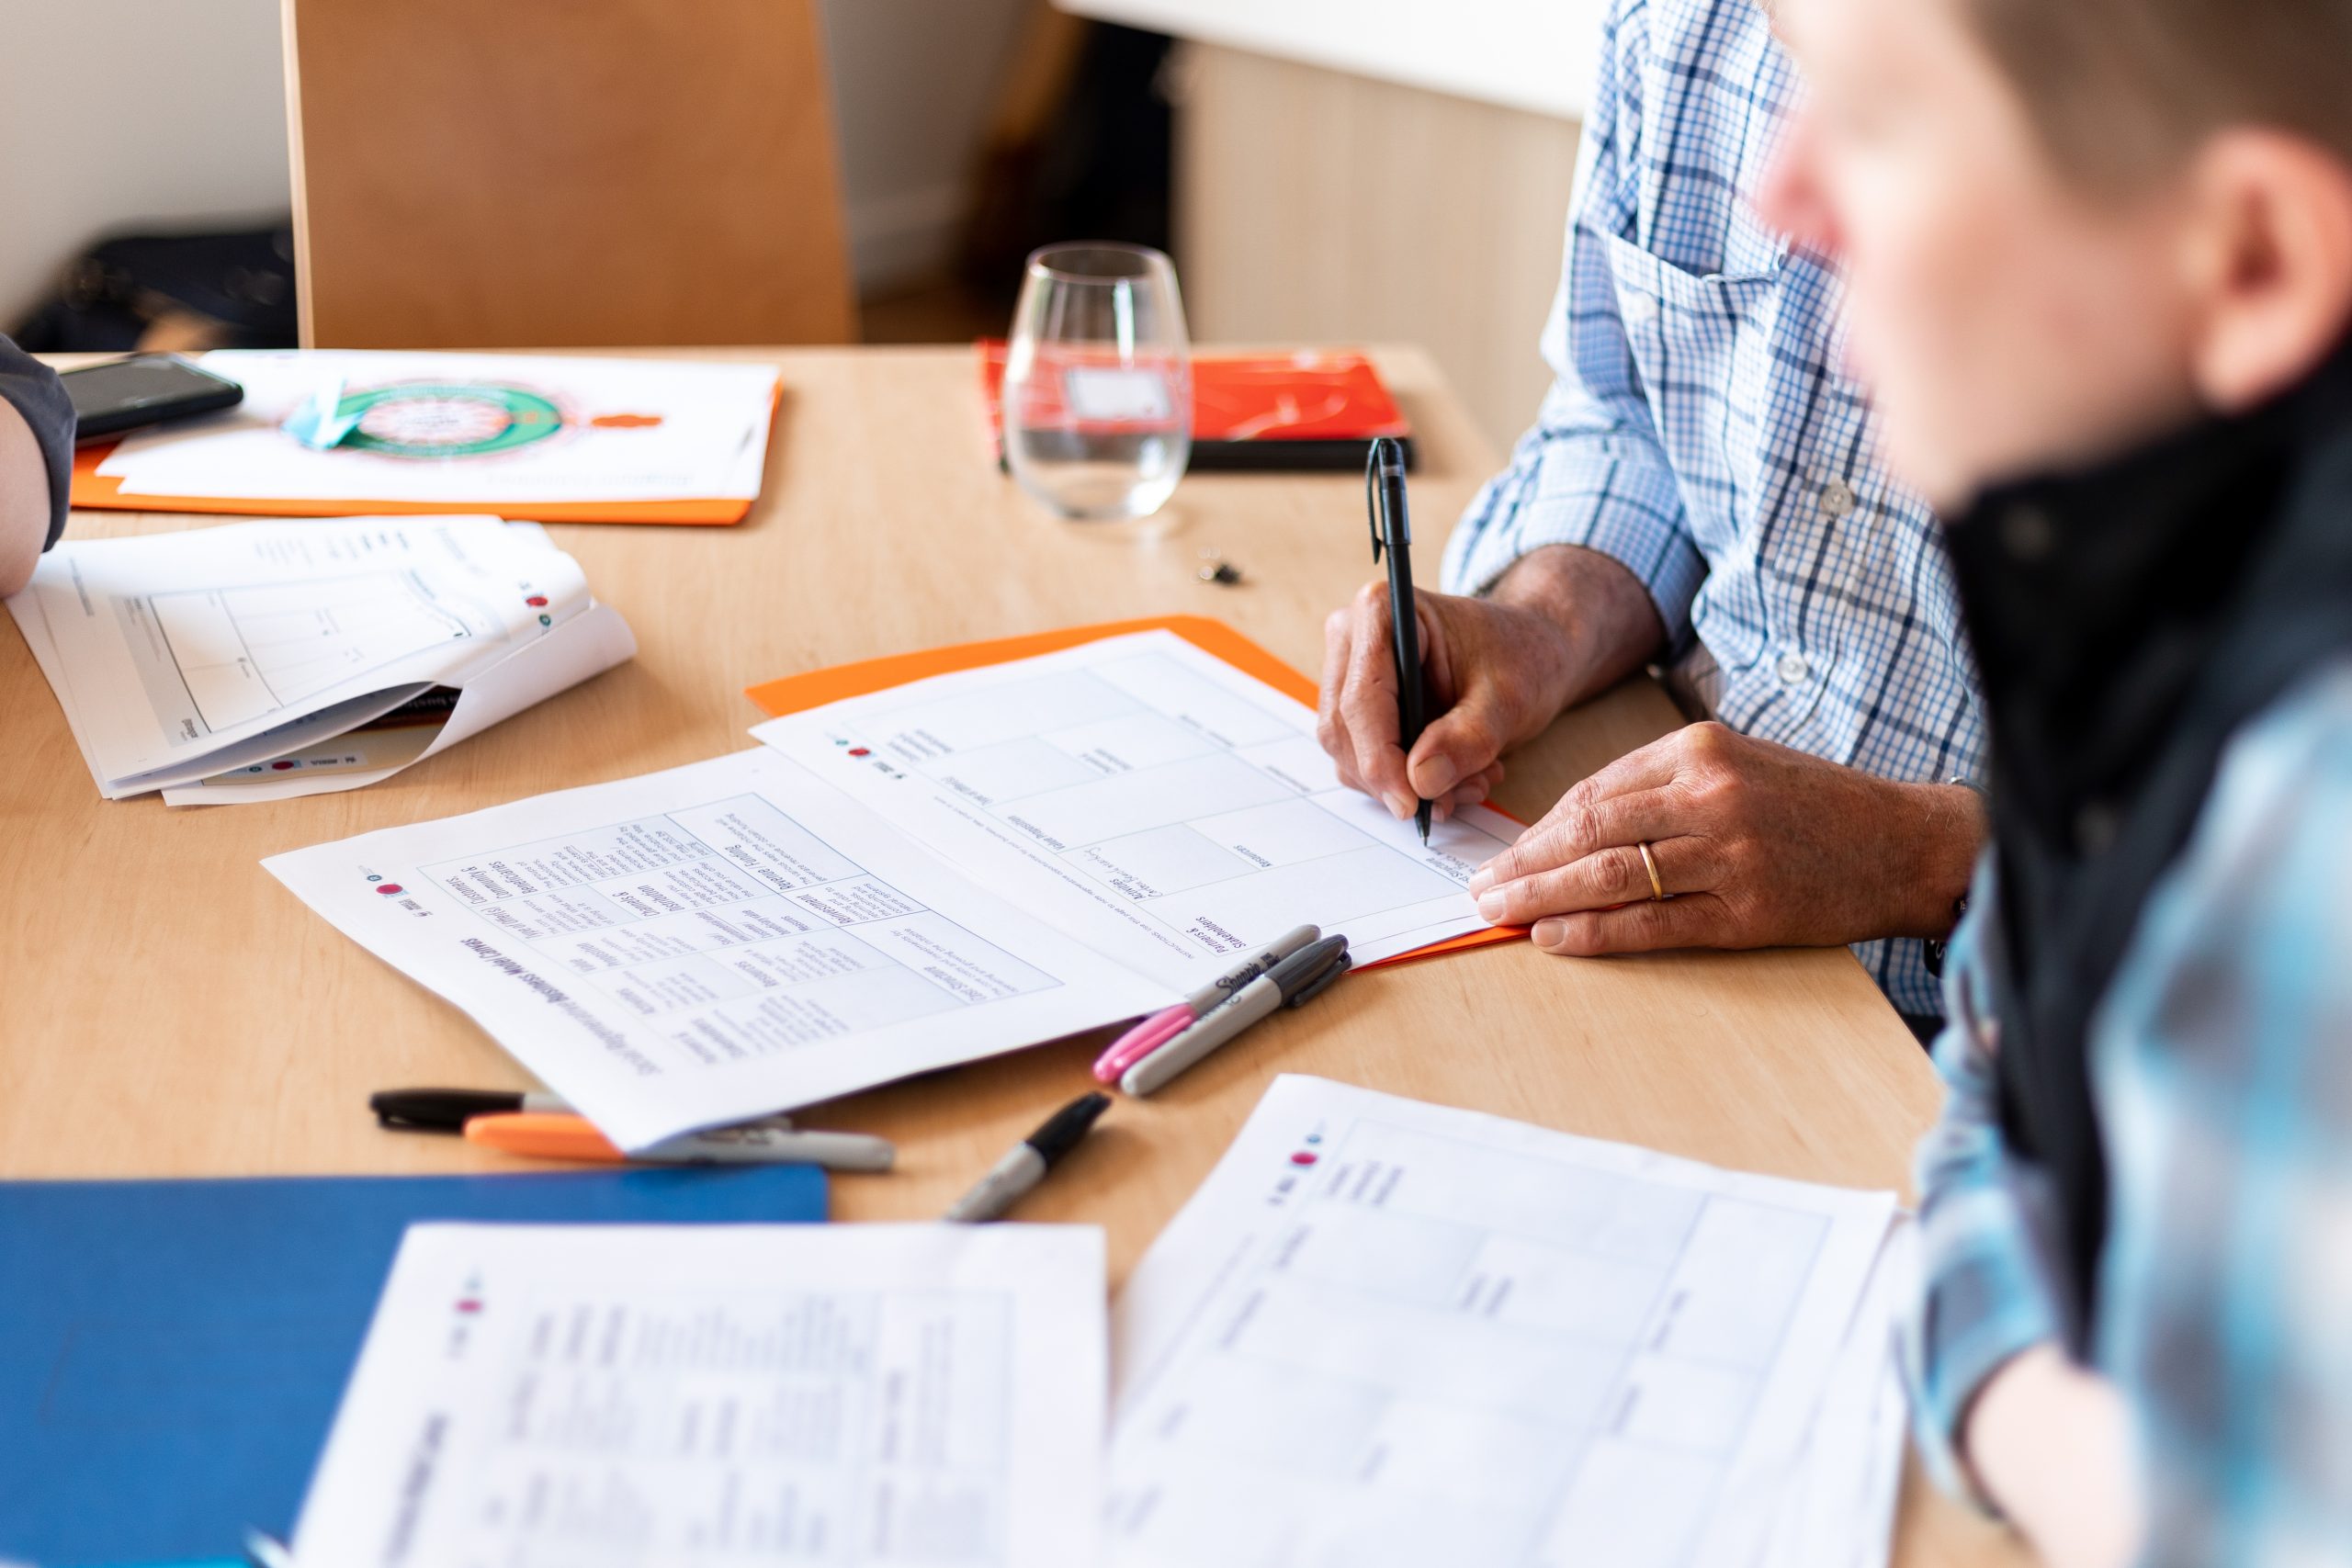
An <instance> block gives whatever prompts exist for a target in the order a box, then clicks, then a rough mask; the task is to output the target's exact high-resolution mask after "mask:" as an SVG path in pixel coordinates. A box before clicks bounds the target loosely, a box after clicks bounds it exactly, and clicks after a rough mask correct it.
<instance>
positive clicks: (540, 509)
mask: <svg viewBox="0 0 2352 1568" xmlns="http://www.w3.org/2000/svg"><path fill="white" fill-rule="evenodd" d="M774 399H775V401H774V404H773V405H772V406H771V408H770V410H769V417H768V433H769V434H768V439H769V440H770V441H771V442H773V441H774V440H775V431H776V428H777V419H778V417H779V415H780V413H781V411H782V408H783V404H784V382H783V381H782V380H781V379H778V381H777V382H776V385H775V394H774ZM119 445H120V443H119V442H113V441H108V442H103V443H96V444H93V445H91V446H84V447H80V448H78V449H77V450H76V451H75V452H74V485H73V491H72V494H73V502H74V505H75V506H87V507H94V508H96V509H97V510H100V511H112V512H201V513H230V514H232V515H234V516H239V517H458V516H463V517H480V516H483V515H489V516H492V517H503V518H505V519H506V520H507V521H508V522H510V523H684V524H698V525H704V526H709V527H724V526H726V525H729V524H733V523H741V521H743V519H744V518H746V517H749V516H750V515H751V514H752V499H746V498H744V497H741V496H730V497H723V498H714V499H710V500H700V501H697V500H692V499H682V500H677V501H542V502H527V501H498V502H458V501H342V500H335V499H333V498H331V497H326V496H321V497H318V498H315V499H303V500H288V499H286V498H284V497H269V498H256V497H240V496H222V495H148V494H144V493H141V494H138V495H125V494H124V493H123V492H122V481H121V480H120V479H117V478H114V477H112V476H110V475H106V474H101V473H99V472H98V465H99V464H101V463H103V462H105V461H106V460H107V458H108V457H111V456H113V454H114V449H115V447H116V446H119ZM754 499H755V498H754Z"/></svg>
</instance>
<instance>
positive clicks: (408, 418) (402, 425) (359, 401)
mask: <svg viewBox="0 0 2352 1568" xmlns="http://www.w3.org/2000/svg"><path fill="white" fill-rule="evenodd" d="M335 412H337V413H338V414H340V415H342V416H343V417H345V418H350V417H352V416H354V415H356V416H357V417H358V421H359V423H358V426H357V428H356V429H354V430H353V431H352V433H351V434H349V435H347V436H345V438H344V441H343V445H344V446H345V447H347V448H351V449H354V450H356V451H361V452H380V453H382V454H383V455H384V456H386V457H488V456H490V455H491V454H492V453H496V452H511V451H513V450H514V449H515V448H516V447H517V446H530V445H531V444H532V443H533V442H535V441H545V440H546V439H547V438H548V437H549V436H550V435H555V434H560V432H561V431H562V429H563V424H564V420H563V410H562V409H560V408H559V407H558V406H557V405H556V401H555V400H554V399H552V398H550V397H548V396H547V395H546V394H545V393H541V392H534V391H532V390H531V389H528V388H526V387H501V386H493V385H488V384H468V385H462V386H440V385H434V384H426V383H417V384H411V385H407V386H399V387H377V388H373V389H369V390H368V391H363V392H352V393H348V394H346V395H345V398H344V400H343V401H342V402H341V403H340V404H338V405H337V406H336V410H335Z"/></svg>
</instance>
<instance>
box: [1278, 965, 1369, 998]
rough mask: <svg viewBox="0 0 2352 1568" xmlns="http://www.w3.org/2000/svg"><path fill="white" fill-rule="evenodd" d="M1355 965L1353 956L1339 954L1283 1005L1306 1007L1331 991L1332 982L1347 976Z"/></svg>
mask: <svg viewBox="0 0 2352 1568" xmlns="http://www.w3.org/2000/svg"><path fill="white" fill-rule="evenodd" d="M1354 964H1355V958H1354V956H1353V955H1352V954H1350V953H1340V954H1338V955H1337V956H1335V957H1334V958H1333V959H1332V960H1331V962H1330V963H1329V964H1327V965H1325V966H1324V970H1323V973H1321V974H1320V975H1317V976H1315V978H1313V979H1312V980H1309V981H1308V982H1307V983H1306V985H1304V986H1301V987H1299V988H1298V991H1297V994H1296V995H1295V996H1293V997H1291V998H1288V999H1287V1000H1285V1001H1284V1002H1283V1006H1284V1007H1286V1008H1303V1007H1305V1006H1306V1004H1307V1003H1309V1002H1311V1001H1313V1000H1314V999H1315V998H1317V997H1319V996H1321V995H1322V994H1323V993H1324V992H1325V991H1327V990H1329V989H1330V987H1331V982H1332V981H1334V980H1336V979H1338V978H1339V977H1340V976H1342V975H1344V974H1346V973H1347V972H1348V971H1349V969H1350V968H1351V967H1352V966H1353V965H1354Z"/></svg>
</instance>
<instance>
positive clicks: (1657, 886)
mask: <svg viewBox="0 0 2352 1568" xmlns="http://www.w3.org/2000/svg"><path fill="white" fill-rule="evenodd" d="M1634 848H1635V849H1637V850H1639V851H1641V852H1642V869H1643V870H1644V871H1646V872H1648V873H1649V874H1650V902H1651V903H1653V904H1663V903H1665V902H1666V884H1665V883H1663V882H1661V881H1659V880H1658V874H1657V856H1656V855H1654V854H1652V853H1650V844H1649V840H1647V839H1644V840H1642V841H1641V842H1640V843H1638V844H1635V845H1634Z"/></svg>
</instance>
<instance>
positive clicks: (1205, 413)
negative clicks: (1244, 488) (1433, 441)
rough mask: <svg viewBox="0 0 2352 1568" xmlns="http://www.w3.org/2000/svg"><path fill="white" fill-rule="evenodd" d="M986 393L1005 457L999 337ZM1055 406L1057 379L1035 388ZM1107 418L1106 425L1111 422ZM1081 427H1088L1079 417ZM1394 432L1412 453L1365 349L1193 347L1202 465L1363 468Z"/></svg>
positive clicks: (986, 369)
mask: <svg viewBox="0 0 2352 1568" xmlns="http://www.w3.org/2000/svg"><path fill="white" fill-rule="evenodd" d="M978 346H979V356H980V395H981V397H982V398H983V399H984V400H986V402H987V405H988V420H989V440H990V441H991V442H992V443H994V445H995V448H996V453H997V460H998V461H999V462H1001V461H1003V458H1004V364H1005V355H1006V354H1007V352H1008V351H1007V346H1006V344H1005V343H1004V340H1003V339H1001V338H983V339H981V340H980V343H979V345H978ZM1035 395H1036V396H1038V397H1041V398H1043V399H1045V400H1046V402H1047V404H1048V406H1050V407H1052V408H1053V409H1055V411H1056V412H1058V411H1059V404H1058V401H1057V395H1056V393H1055V391H1054V389H1051V388H1041V389H1039V390H1038V392H1037V393H1036V394H1035ZM1098 423H1104V425H1105V427H1106V428H1108V427H1109V426H1108V422H1098ZM1081 428H1090V427H1086V426H1081ZM1382 435H1385V436H1389V437H1392V438H1394V439H1395V440H1397V442H1399V443H1401V444H1402V445H1403V446H1404V448H1405V464H1406V467H1408V468H1410V467H1412V465H1413V462H1414V454H1413V427H1412V426H1411V425H1410V424H1409V423H1407V422H1406V419H1405V415H1404V412H1403V411H1402V410H1400V409H1398V408H1397V400H1396V398H1395V397H1393V396H1392V395H1390V393H1389V390H1388V386H1387V383H1385V382H1384V381H1383V380H1381V378H1380V371H1379V368H1378V367H1376V366H1374V364H1373V362H1372V361H1371V359H1369V358H1368V357H1366V356H1365V355H1362V354H1356V353H1353V352H1349V351H1344V350H1339V351H1335V350H1326V349H1302V350H1299V351H1297V352H1295V353H1290V354H1196V355H1193V456H1192V459H1191V467H1192V468H1194V469H1195V470H1197V471H1200V472H1204V473H1206V472H1212V471H1228V472H1256V473H1295V472H1302V471H1325V470H1329V471H1345V470H1347V469H1350V468H1363V462H1364V448H1365V447H1366V446H1368V445H1369V444H1370V443H1371V442H1372V440H1373V439H1374V437H1376V436H1382Z"/></svg>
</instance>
